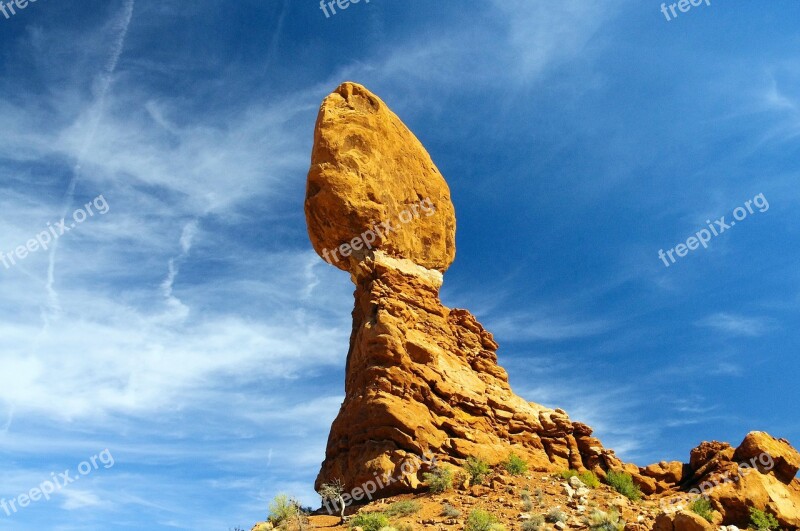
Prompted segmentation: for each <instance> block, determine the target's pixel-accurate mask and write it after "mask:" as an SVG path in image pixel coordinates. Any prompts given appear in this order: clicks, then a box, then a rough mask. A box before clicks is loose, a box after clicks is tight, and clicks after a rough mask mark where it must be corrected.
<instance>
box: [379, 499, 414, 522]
mask: <svg viewBox="0 0 800 531" xmlns="http://www.w3.org/2000/svg"><path fill="white" fill-rule="evenodd" d="M421 508H422V506H421V505H420V504H419V502H416V501H414V500H403V501H399V502H394V503H393V504H391V505H389V507H387V508H386V510H384V511H383V512H384V514H386V516H389V517H391V518H403V517H404V516H411V515H412V514H414V513H417V512H419V510H420V509H421Z"/></svg>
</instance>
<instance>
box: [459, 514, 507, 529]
mask: <svg viewBox="0 0 800 531" xmlns="http://www.w3.org/2000/svg"><path fill="white" fill-rule="evenodd" d="M464 530H465V531H503V530H505V526H503V525H502V524H501V523H500V522H499V521H498V520H497V518H496V517H495V516H494V515H491V514H489V513H487V512H486V511H484V510H482V509H475V510H474V511H472V512H471V513H469V516H468V517H467V524H466V526H465V527H464Z"/></svg>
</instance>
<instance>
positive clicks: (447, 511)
mask: <svg viewBox="0 0 800 531" xmlns="http://www.w3.org/2000/svg"><path fill="white" fill-rule="evenodd" d="M442 516H446V517H448V518H458V517H459V516H461V511H459V510H458V509H456V508H455V507H453V506H452V505H450V504H449V503H444V504H442Z"/></svg>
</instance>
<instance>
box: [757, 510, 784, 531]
mask: <svg viewBox="0 0 800 531" xmlns="http://www.w3.org/2000/svg"><path fill="white" fill-rule="evenodd" d="M750 527H752V528H753V529H759V530H763V531H767V530H769V529H778V520H776V519H775V517H774V516H772V515H771V514H769V513H766V512H764V511H762V510H760V509H756V508H755V507H750Z"/></svg>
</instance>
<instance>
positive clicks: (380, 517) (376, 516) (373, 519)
mask: <svg viewBox="0 0 800 531" xmlns="http://www.w3.org/2000/svg"><path fill="white" fill-rule="evenodd" d="M388 526H389V517H388V516H386V515H385V514H383V513H359V514H357V515H356V516H355V517H354V518H353V519H352V520H350V527H351V528H353V527H360V528H362V529H363V530H364V531H380V529H381V528H382V527H388Z"/></svg>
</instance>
